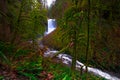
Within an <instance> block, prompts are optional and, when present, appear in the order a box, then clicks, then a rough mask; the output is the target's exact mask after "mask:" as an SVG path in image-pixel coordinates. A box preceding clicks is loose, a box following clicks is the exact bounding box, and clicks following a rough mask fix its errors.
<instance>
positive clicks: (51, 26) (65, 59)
mask: <svg viewBox="0 0 120 80" xmlns="http://www.w3.org/2000/svg"><path fill="white" fill-rule="evenodd" d="M55 29H56V21H55V19H48V29H47V31H46V32H45V34H46V35H47V34H49V33H51V32H52V31H54V30H55ZM56 52H58V51H57V50H50V49H49V50H47V51H46V52H45V53H44V57H52V56H54V54H55V53H56ZM57 58H58V59H60V60H61V61H62V63H64V64H66V65H68V66H71V64H72V56H70V55H68V54H64V53H62V54H59V55H58V56H57ZM81 67H82V69H83V70H85V67H86V66H85V65H84V64H83V63H81V62H79V61H78V60H77V61H76V69H77V70H80V69H81ZM88 72H89V73H93V74H94V75H96V76H100V77H103V78H105V79H107V80H120V78H118V77H116V76H113V75H111V74H109V73H107V72H104V71H102V70H100V69H97V68H93V67H88Z"/></svg>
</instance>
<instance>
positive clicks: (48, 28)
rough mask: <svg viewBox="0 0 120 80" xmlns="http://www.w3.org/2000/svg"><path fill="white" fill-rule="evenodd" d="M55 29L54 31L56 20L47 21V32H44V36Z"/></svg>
mask: <svg viewBox="0 0 120 80" xmlns="http://www.w3.org/2000/svg"><path fill="white" fill-rule="evenodd" d="M55 29H56V20H55V19H48V27H47V31H46V32H45V34H49V33H51V32H52V31H54V30H55Z"/></svg>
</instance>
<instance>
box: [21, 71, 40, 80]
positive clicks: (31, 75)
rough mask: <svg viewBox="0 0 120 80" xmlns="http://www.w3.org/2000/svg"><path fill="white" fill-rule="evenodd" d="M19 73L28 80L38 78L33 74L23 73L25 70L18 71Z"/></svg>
mask: <svg viewBox="0 0 120 80" xmlns="http://www.w3.org/2000/svg"><path fill="white" fill-rule="evenodd" d="M20 74H21V75H23V76H26V77H28V78H29V80H38V79H37V78H36V76H35V75H34V74H31V73H25V72H20Z"/></svg>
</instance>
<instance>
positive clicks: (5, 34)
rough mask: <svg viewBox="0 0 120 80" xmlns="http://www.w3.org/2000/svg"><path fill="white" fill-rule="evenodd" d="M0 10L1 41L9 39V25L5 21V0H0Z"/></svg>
mask: <svg viewBox="0 0 120 80" xmlns="http://www.w3.org/2000/svg"><path fill="white" fill-rule="evenodd" d="M0 11H1V13H3V14H1V15H2V17H1V18H0V40H2V41H9V38H10V26H9V25H8V21H7V15H6V14H7V1H6V0H1V1H0Z"/></svg>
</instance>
